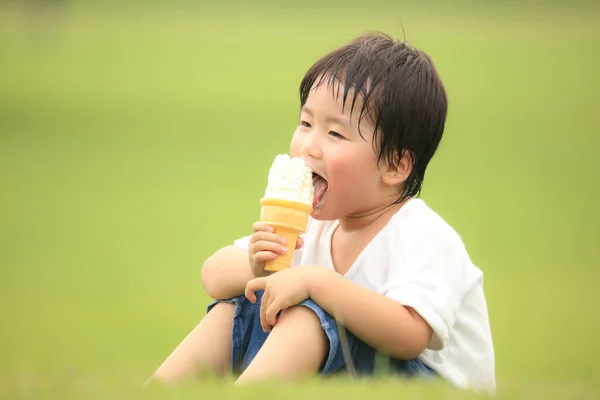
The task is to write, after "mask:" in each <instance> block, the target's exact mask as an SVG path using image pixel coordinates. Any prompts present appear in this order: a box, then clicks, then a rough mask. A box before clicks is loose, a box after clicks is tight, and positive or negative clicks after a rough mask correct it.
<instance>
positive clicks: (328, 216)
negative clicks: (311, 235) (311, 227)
mask: <svg viewBox="0 0 600 400" xmlns="http://www.w3.org/2000/svg"><path fill="white" fill-rule="evenodd" d="M310 216H311V218H312V219H316V220H317V221H334V220H336V219H339V218H340V216H339V215H334V213H332V212H329V211H328V210H326V209H325V208H324V207H323V208H321V209H319V210H313V212H312V213H311V214H310Z"/></svg>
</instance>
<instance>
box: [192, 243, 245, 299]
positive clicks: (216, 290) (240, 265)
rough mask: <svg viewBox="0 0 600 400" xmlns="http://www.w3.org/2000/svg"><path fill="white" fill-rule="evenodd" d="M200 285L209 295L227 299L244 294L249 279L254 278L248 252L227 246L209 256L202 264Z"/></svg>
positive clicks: (214, 297)
mask: <svg viewBox="0 0 600 400" xmlns="http://www.w3.org/2000/svg"><path fill="white" fill-rule="evenodd" d="M201 276H202V286H204V289H205V290H206V292H207V293H208V295H209V296H210V297H212V298H213V299H217V300H222V299H229V298H231V297H236V296H239V295H241V294H244V289H245V288H246V284H247V283H248V281H249V280H251V279H253V278H254V275H253V274H252V270H251V269H250V262H249V261H248V252H247V251H246V250H244V249H240V248H239V247H234V246H227V247H223V248H222V249H220V250H218V251H217V252H215V253H214V254H213V255H212V256H210V257H209V258H208V259H207V260H206V261H205V262H204V265H203V266H202V274H201Z"/></svg>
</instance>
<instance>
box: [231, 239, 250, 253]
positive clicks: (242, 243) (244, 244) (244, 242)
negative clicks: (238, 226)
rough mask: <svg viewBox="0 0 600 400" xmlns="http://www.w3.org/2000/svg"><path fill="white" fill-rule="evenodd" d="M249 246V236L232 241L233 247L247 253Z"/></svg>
mask: <svg viewBox="0 0 600 400" xmlns="http://www.w3.org/2000/svg"><path fill="white" fill-rule="evenodd" d="M249 244H250V236H244V237H242V238H239V239H236V240H234V241H233V245H234V246H235V247H239V248H240V249H244V250H246V251H248V245H249Z"/></svg>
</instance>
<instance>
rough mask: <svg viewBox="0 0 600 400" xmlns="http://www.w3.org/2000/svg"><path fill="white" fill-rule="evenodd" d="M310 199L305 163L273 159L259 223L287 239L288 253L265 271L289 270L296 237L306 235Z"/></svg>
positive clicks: (310, 178) (280, 157) (269, 263)
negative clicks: (261, 222)
mask: <svg viewBox="0 0 600 400" xmlns="http://www.w3.org/2000/svg"><path fill="white" fill-rule="evenodd" d="M313 197H314V189H313V173H312V170H311V169H310V168H309V167H308V166H307V165H306V164H305V163H304V161H303V160H302V159H301V158H290V156H289V155H287V154H280V155H278V156H277V157H275V161H273V165H272V166H271V170H270V171H269V179H268V182H267V189H266V190H265V196H264V197H263V198H262V199H261V200H260V204H261V211H260V220H261V221H263V222H266V223H268V224H269V225H271V226H272V227H274V228H275V233H276V234H278V235H280V236H282V237H284V238H285V239H286V248H287V253H285V254H281V255H279V256H278V257H277V258H276V259H275V260H271V261H267V262H265V270H266V271H269V272H276V271H281V270H283V269H286V268H289V267H290V266H291V264H292V258H293V254H294V251H295V249H296V241H297V240H298V236H299V235H300V234H302V233H303V232H306V227H307V225H308V217H309V215H310V213H311V212H312V210H313V206H312V204H313V201H314V198H313Z"/></svg>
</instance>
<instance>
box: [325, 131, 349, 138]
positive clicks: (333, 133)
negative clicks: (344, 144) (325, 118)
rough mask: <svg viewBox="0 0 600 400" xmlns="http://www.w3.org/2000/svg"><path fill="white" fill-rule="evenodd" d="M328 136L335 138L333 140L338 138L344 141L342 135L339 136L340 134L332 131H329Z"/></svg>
mask: <svg viewBox="0 0 600 400" xmlns="http://www.w3.org/2000/svg"><path fill="white" fill-rule="evenodd" d="M329 134H330V135H331V136H333V137H335V138H338V139H346V138H345V137H344V136H343V135H341V134H339V133H337V132H334V131H329Z"/></svg>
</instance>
